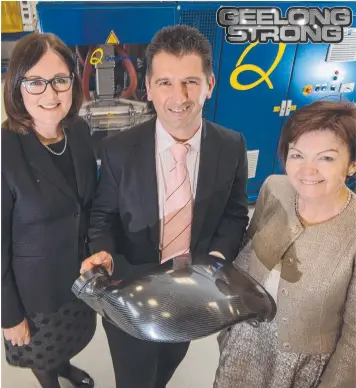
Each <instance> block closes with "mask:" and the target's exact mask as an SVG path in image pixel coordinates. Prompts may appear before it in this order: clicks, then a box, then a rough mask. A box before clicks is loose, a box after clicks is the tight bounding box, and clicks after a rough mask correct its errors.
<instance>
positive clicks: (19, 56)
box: [3, 32, 83, 134]
mask: <svg viewBox="0 0 356 388" xmlns="http://www.w3.org/2000/svg"><path fill="white" fill-rule="evenodd" d="M48 50H52V51H54V52H55V53H56V54H58V55H59V56H60V57H61V58H62V59H63V61H64V62H65V63H66V65H67V66H68V70H69V72H70V73H73V74H74V79H73V86H72V90H73V92H72V93H73V101H72V106H71V107H70V109H69V112H68V114H67V116H66V117H65V119H64V120H63V123H64V124H67V123H68V122H70V121H71V120H72V119H73V118H74V117H76V116H77V115H78V112H79V109H80V108H81V105H82V102H83V92H82V85H81V82H80V78H79V77H78V75H77V73H76V71H75V59H74V56H73V54H72V51H71V50H70V49H69V48H68V47H67V46H66V45H65V44H64V43H63V42H62V41H61V40H60V39H59V38H58V37H57V36H56V35H54V34H41V33H38V32H34V33H31V34H29V35H27V36H25V37H24V38H22V39H21V40H20V41H18V42H17V44H16V46H15V48H14V51H13V53H12V56H11V60H10V63H9V67H8V70H7V72H6V78H5V86H4V104H5V111H6V114H7V120H6V121H5V122H4V123H3V127H4V128H7V129H8V130H11V131H14V132H17V133H22V134H26V133H27V132H28V130H29V129H30V128H32V127H33V120H32V117H31V116H30V114H29V113H28V112H27V110H26V108H25V105H24V103H23V100H22V95H21V90H20V88H21V81H22V80H23V77H24V75H25V74H26V73H27V71H28V70H30V69H31V68H32V67H33V66H35V65H36V63H37V62H38V61H39V60H40V59H41V58H42V57H43V55H44V54H45V53H46V52H47V51H48Z"/></svg>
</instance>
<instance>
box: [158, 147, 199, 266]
mask: <svg viewBox="0 0 356 388" xmlns="http://www.w3.org/2000/svg"><path fill="white" fill-rule="evenodd" d="M188 147H189V145H184V144H179V143H177V144H175V145H173V146H172V147H171V152H172V155H173V158H174V160H175V165H174V167H173V169H172V170H171V171H170V172H169V174H168V177H167V190H166V196H165V212H164V226H163V250H162V263H163V262H165V261H167V260H169V259H171V258H173V257H175V256H178V255H181V254H184V253H189V247H190V237H191V224H192V211H193V205H192V191H191V187H190V179H189V173H188V169H187V166H186V157H187V153H188Z"/></svg>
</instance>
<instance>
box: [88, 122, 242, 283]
mask: <svg viewBox="0 0 356 388" xmlns="http://www.w3.org/2000/svg"><path fill="white" fill-rule="evenodd" d="M155 122H156V121H155V119H153V120H150V121H149V122H146V123H143V124H140V125H138V126H137V127H135V128H131V129H129V130H127V131H124V132H122V133H119V134H117V135H116V136H113V137H111V138H108V139H105V141H104V142H103V149H102V161H101V170H100V180H99V185H98V189H97V192H96V196H95V199H94V202H93V207H92V216H91V222H90V229H89V239H90V247H91V250H92V252H93V253H94V252H98V251H100V250H106V251H108V252H110V253H111V254H113V255H115V254H118V255H116V256H115V258H114V274H113V276H114V277H117V278H121V279H122V278H124V277H125V276H126V275H129V274H130V273H132V271H133V274H136V273H137V271H139V267H141V268H146V266H143V267H142V266H139V265H140V264H148V267H150V266H154V265H157V264H158V263H159V262H160V250H159V208H158V206H159V204H158V189H157V177H156V161H155ZM247 179H248V172H247V152H246V146H245V140H244V138H243V136H242V135H241V134H240V133H237V132H233V131H230V130H228V129H225V128H222V127H220V126H218V125H216V124H213V123H211V122H208V121H205V120H204V121H203V127H202V144H201V153H200V165H199V174H198V185H197V193H196V198H195V204H194V212H193V224H192V238H191V252H192V253H193V254H194V253H208V252H210V251H220V252H221V253H222V254H223V255H225V257H226V259H227V260H230V261H232V260H234V259H235V258H236V255H237V253H238V250H239V248H240V245H241V243H242V239H243V236H244V233H245V230H246V226H247V224H248V201H247V194H246V184H247Z"/></svg>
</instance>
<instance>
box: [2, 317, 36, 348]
mask: <svg viewBox="0 0 356 388" xmlns="http://www.w3.org/2000/svg"><path fill="white" fill-rule="evenodd" d="M4 337H5V339H6V340H7V341H11V343H12V345H14V346H15V345H18V346H23V345H28V344H29V343H30V340H31V335H30V328H29V326H28V322H27V319H26V318H25V319H24V320H23V321H22V322H21V323H19V324H18V325H17V326H14V327H11V328H10V329H4Z"/></svg>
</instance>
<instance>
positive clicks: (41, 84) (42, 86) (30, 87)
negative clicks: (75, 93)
mask: <svg viewBox="0 0 356 388" xmlns="http://www.w3.org/2000/svg"><path fill="white" fill-rule="evenodd" d="M21 82H22V83H23V84H24V86H25V88H26V90H27V92H28V93H30V94H42V93H44V92H45V91H46V89H47V85H48V84H51V86H52V89H53V90H54V91H55V92H57V93H62V92H66V91H67V90H69V89H70V87H71V86H72V82H73V75H69V76H66V77H54V78H52V79H49V80H46V79H43V78H34V79H23V80H22V81H21Z"/></svg>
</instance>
